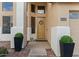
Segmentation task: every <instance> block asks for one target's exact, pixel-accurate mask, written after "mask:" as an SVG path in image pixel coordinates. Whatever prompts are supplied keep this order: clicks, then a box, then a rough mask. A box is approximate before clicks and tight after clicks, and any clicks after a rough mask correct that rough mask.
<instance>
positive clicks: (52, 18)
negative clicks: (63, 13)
mask: <svg viewBox="0 0 79 59" xmlns="http://www.w3.org/2000/svg"><path fill="white" fill-rule="evenodd" d="M47 16H48V17H47V19H46V21H47V24H46V25H47V29H46V30H47V35H46V38H47V40H48V42H49V44H50V45H51V28H52V27H55V26H56V25H57V22H58V18H57V17H58V15H57V7H56V5H52V4H51V3H47Z"/></svg>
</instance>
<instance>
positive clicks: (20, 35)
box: [15, 33, 23, 38]
mask: <svg viewBox="0 0 79 59" xmlns="http://www.w3.org/2000/svg"><path fill="white" fill-rule="evenodd" d="M15 37H17V38H23V34H22V33H16V34H15Z"/></svg>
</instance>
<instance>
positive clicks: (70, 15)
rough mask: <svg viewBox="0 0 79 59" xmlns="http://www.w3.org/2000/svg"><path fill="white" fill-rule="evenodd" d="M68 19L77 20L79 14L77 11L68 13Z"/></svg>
mask: <svg viewBox="0 0 79 59" xmlns="http://www.w3.org/2000/svg"><path fill="white" fill-rule="evenodd" d="M69 19H79V12H78V11H72V12H69Z"/></svg>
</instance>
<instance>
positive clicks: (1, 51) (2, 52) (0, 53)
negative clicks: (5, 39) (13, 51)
mask: <svg viewBox="0 0 79 59" xmlns="http://www.w3.org/2000/svg"><path fill="white" fill-rule="evenodd" d="M7 54H8V50H7V48H4V47H1V48H0V57H3V56H6V55H7Z"/></svg>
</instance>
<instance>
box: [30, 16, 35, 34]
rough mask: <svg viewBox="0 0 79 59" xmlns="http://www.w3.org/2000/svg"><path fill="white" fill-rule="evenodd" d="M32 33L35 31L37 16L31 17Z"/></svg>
mask: <svg viewBox="0 0 79 59" xmlns="http://www.w3.org/2000/svg"><path fill="white" fill-rule="evenodd" d="M31 33H32V34H34V33H35V17H31Z"/></svg>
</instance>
